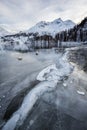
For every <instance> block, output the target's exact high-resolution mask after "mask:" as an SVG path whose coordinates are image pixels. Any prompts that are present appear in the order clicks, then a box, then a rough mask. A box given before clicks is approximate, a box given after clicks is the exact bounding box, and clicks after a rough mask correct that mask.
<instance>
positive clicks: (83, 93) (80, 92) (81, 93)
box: [77, 90, 85, 95]
mask: <svg viewBox="0 0 87 130" xmlns="http://www.w3.org/2000/svg"><path fill="white" fill-rule="evenodd" d="M77 93H78V94H80V95H85V92H82V91H79V90H78V91H77Z"/></svg>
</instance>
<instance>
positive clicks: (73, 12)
mask: <svg viewBox="0 0 87 130" xmlns="http://www.w3.org/2000/svg"><path fill="white" fill-rule="evenodd" d="M86 16H87V0H0V24H1V25H3V26H6V27H7V28H8V29H13V30H26V29H29V28H30V27H32V26H33V25H35V24H36V23H37V22H39V21H53V20H54V19H57V18H61V19H63V20H67V19H71V20H72V21H74V22H75V23H79V22H80V21H81V20H82V19H84V17H86Z"/></svg>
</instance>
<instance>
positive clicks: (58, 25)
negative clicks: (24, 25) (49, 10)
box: [27, 18, 75, 36]
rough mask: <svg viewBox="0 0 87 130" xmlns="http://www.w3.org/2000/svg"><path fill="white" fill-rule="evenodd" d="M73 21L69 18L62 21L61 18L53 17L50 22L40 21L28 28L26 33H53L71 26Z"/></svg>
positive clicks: (73, 24)
mask: <svg viewBox="0 0 87 130" xmlns="http://www.w3.org/2000/svg"><path fill="white" fill-rule="evenodd" d="M74 26H75V23H74V22H72V21H71V20H66V21H63V20H62V19H61V18H58V19H55V20H54V21H52V22H45V21H41V22H39V23H37V24H36V25H35V26H33V27H32V28H30V29H29V30H28V31H27V32H28V33H38V34H39V35H43V34H50V35H52V36H53V35H55V34H56V33H58V32H61V31H64V30H67V29H70V28H73V27H74Z"/></svg>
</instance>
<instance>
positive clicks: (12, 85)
mask: <svg viewBox="0 0 87 130" xmlns="http://www.w3.org/2000/svg"><path fill="white" fill-rule="evenodd" d="M61 57H62V54H56V53H55V52H54V50H43V51H40V52H39V55H35V53H34V52H33V53H17V52H3V53H0V106H1V107H0V124H2V122H3V121H2V118H3V115H4V113H5V111H6V109H7V106H8V105H9V103H10V102H11V100H12V99H14V100H12V103H11V104H10V106H9V108H8V112H9V113H10V111H14V110H13V108H12V106H14V108H15V105H17V102H18V101H17V100H19V101H20V100H21V96H18V95H21V94H20V93H21V91H22V90H24V89H25V88H26V89H27V88H28V89H29V87H30V86H32V84H31V83H33V82H35V81H36V77H37V75H38V74H39V76H38V79H40V78H41V76H43V77H42V78H41V83H39V82H37V83H36V84H34V86H33V88H31V89H30V90H28V92H29V93H27V94H26V95H27V96H26V95H22V96H24V101H23V102H21V103H22V105H21V104H20V106H21V107H20V108H19V109H18V110H16V112H15V113H14V114H13V116H12V115H11V118H10V119H9V120H8V121H7V124H6V125H5V127H4V128H3V130H9V129H11V130H14V129H15V127H16V129H17V130H87V122H86V120H87V96H86V91H85V89H82V87H81V86H80V85H79V82H78V81H79V80H80V78H81V76H83V74H84V73H81V72H80V71H78V70H75V71H73V73H71V74H70V75H69V72H68V68H69V65H68V64H67V63H66V62H65V61H64V59H63V61H61V60H59V59H61ZM18 58H22V59H21V60H18ZM56 63H57V68H56V67H55V66H51V67H50V74H47V73H49V68H47V69H44V68H46V67H47V66H50V65H52V64H56ZM43 69H44V71H42V70H43ZM53 69H54V71H53ZM39 72H41V73H39ZM44 72H45V73H44ZM78 74H80V77H79V79H78ZM54 75H55V76H54ZM62 76H63V77H62ZM68 76H69V77H68ZM84 77H85V76H84ZM44 78H45V80H44V81H43V79H44ZM84 79H85V78H84ZM52 80H53V81H52ZM57 80H60V82H58V83H57V84H56V81H57ZM54 81H55V82H54ZM84 83H86V81H83V80H80V84H82V85H83V86H85V84H84ZM55 84H56V86H55ZM53 86H54V89H51V87H53ZM79 86H80V87H79ZM49 90H50V91H49ZM77 90H78V91H77ZM42 92H44V93H42ZM81 94H82V95H81ZM84 94H85V96H84ZM15 96H16V98H14V97H15ZM10 114H11V113H10ZM25 115H27V116H25ZM7 117H8V115H7ZM7 117H6V118H7ZM25 117H26V118H25ZM19 120H20V121H19ZM17 121H18V123H17V124H16V122H17Z"/></svg>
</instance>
